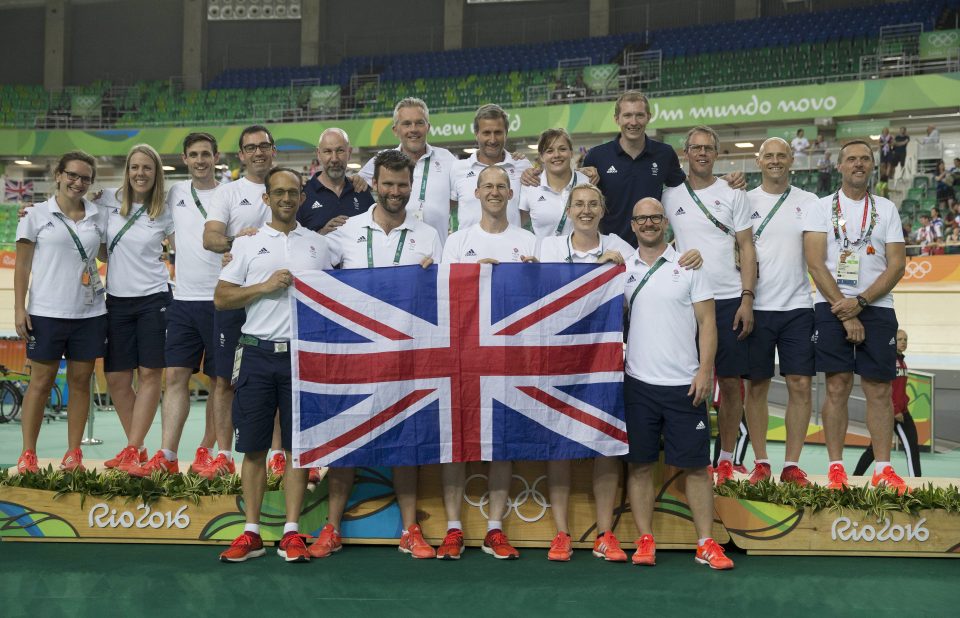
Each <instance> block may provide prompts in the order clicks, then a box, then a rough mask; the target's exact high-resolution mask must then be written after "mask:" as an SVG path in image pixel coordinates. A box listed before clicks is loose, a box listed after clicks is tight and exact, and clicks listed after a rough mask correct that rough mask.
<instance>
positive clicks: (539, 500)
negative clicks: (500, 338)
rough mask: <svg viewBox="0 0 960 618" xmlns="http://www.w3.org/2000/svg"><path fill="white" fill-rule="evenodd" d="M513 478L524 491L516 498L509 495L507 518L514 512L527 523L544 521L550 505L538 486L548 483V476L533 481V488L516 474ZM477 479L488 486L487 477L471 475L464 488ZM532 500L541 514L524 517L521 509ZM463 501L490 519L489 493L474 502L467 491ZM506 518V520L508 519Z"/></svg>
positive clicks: (464, 493) (484, 493)
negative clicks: (543, 482)
mask: <svg viewBox="0 0 960 618" xmlns="http://www.w3.org/2000/svg"><path fill="white" fill-rule="evenodd" d="M513 478H514V479H515V480H517V481H519V482H520V484H521V485H523V489H521V490H520V492H519V493H518V494H517V497H516V498H511V497H510V496H509V495H508V496H507V514H506V517H509V516H510V512H511V511H512V512H514V513H516V514H517V517H518V518H519V519H520V520H522V521H525V522H527V523H532V522H535V521H540V520H541V519H543V516H544V515H546V514H547V509H548V508H550V503H549V502H547V498H546V497H545V496H544V495H543V493H541V492H540V490H539V489H537V486H538V485H540V482H541V481H546V480H547V477H546V476H540V477H538V478H537V479H536V480H534V481H533V485H532V486H531V485H530V484H529V483H527V479H525V478H523V477H522V476H519V475H517V474H514V475H513ZM475 479H483V482H484V484H485V485H486V482H487V475H485V474H471V475H470V476H468V477H467V480H466V482H465V483H464V487H465V488H466V487H467V486H469V485H470V481H472V480H475ZM530 499H532V500H533V502H534V504H536V505H537V506H538V507H540V510H539V512H538V513H537V514H536V515H535V516H533V517H531V516H529V515H524V514H523V513H521V512H520V507H521V506H523V505H524V504H526V503H527V501H528V500H530ZM463 500H464V502H466V503H467V504H469V505H470V506H475V507H477V508H479V509H480V514H481V515H483V517H484V518H485V519H490V516H489V514H488V513H487V505H488V504H490V492H489V491H485V492H483V494H482V495H481V496H480V497H479V498H477V499H476V500H474V499H472V498H471V497H470V495H469V494H468V493H467V491H466V489H465V490H464V492H463ZM506 517H505V518H504V519H506Z"/></svg>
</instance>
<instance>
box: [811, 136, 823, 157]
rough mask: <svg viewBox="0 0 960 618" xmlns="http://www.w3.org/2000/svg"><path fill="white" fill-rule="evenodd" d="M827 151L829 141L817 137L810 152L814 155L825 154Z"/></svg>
mask: <svg viewBox="0 0 960 618" xmlns="http://www.w3.org/2000/svg"><path fill="white" fill-rule="evenodd" d="M826 151H827V140H826V139H824V137H823V135H817V137H815V138H814V140H813V144H812V145H811V146H810V152H812V153H818V152H819V153H823V152H826Z"/></svg>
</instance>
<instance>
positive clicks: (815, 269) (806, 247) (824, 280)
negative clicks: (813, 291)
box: [803, 232, 843, 305]
mask: <svg viewBox="0 0 960 618" xmlns="http://www.w3.org/2000/svg"><path fill="white" fill-rule="evenodd" d="M803 254H804V255H805V256H806V259H807V270H808V271H810V276H811V277H813V283H814V285H816V286H817V291H818V292H820V294H821V296H823V297H824V298H825V299H826V301H827V302H828V303H830V304H831V305H832V304H833V303H835V302H837V301H838V300H842V299H843V294H842V293H841V292H840V286H838V285H837V280H836V279H834V277H833V273H831V272H830V271H829V270H827V233H826V232H804V233H803Z"/></svg>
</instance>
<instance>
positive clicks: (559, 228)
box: [554, 172, 577, 242]
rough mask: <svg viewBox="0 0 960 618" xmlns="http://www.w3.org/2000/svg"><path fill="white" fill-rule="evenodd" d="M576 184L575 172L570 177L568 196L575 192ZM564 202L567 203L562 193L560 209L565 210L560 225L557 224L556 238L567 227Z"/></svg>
mask: <svg viewBox="0 0 960 618" xmlns="http://www.w3.org/2000/svg"><path fill="white" fill-rule="evenodd" d="M576 182H577V173H576V172H574V173H573V175H572V176H571V177H570V186H568V187H567V190H566V193H567V195H570V192H571V191H573V187H574V186H575V185H576ZM564 202H566V200H565V199H563V192H561V193H560V208H561V209H562V210H563V212H562V214H561V216H560V223H558V224H557V231H556V232H554V235H555V236H560V235H561V234H563V228H564V227H566V225H567V209H566V207H565V206H566V205H565V204H564ZM568 242H569V241H568Z"/></svg>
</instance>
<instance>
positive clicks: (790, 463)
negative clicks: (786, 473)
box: [783, 461, 800, 468]
mask: <svg viewBox="0 0 960 618" xmlns="http://www.w3.org/2000/svg"><path fill="white" fill-rule="evenodd" d="M790 466H793V467H795V468H799V467H800V462H799V461H785V462H783V467H784V468H789V467H790Z"/></svg>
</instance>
